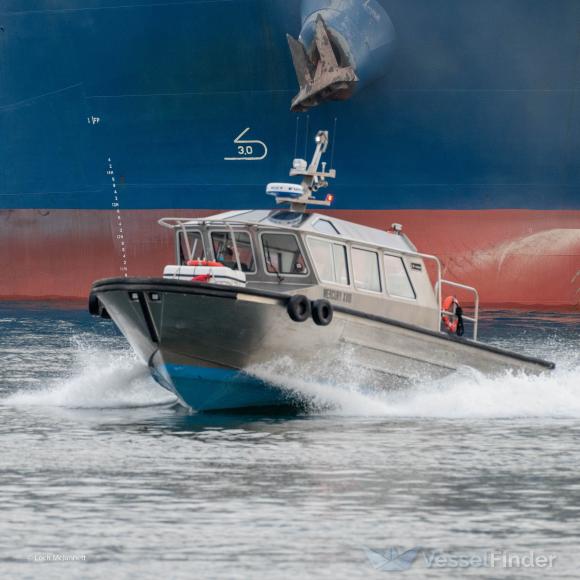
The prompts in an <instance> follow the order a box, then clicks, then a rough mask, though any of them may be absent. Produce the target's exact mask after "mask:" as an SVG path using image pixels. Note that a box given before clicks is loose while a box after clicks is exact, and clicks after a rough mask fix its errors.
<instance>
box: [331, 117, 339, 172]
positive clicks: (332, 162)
mask: <svg viewBox="0 0 580 580" xmlns="http://www.w3.org/2000/svg"><path fill="white" fill-rule="evenodd" d="M337 121H338V118H337V117H334V128H333V129H332V145H331V146H330V168H331V169H332V168H333V167H334V143H335V141H336V122H337Z"/></svg>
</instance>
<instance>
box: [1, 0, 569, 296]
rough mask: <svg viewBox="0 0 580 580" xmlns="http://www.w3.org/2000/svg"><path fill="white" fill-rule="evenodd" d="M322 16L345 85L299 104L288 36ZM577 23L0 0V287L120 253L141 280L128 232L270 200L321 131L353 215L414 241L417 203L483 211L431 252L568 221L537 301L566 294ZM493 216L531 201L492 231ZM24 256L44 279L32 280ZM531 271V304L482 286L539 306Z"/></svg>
mask: <svg viewBox="0 0 580 580" xmlns="http://www.w3.org/2000/svg"><path fill="white" fill-rule="evenodd" d="M319 13H320V14H323V15H324V17H325V18H326V22H327V24H328V25H329V27H330V28H332V29H333V30H336V31H338V32H337V33H336V34H337V35H339V36H340V37H341V38H342V39H343V40H344V42H347V44H348V48H349V50H351V52H352V55H351V57H352V60H353V62H354V63H355V64H356V65H357V66H356V67H355V68H356V71H357V74H358V76H359V83H358V85H357V88H356V90H355V91H354V93H353V94H352V95H351V96H349V98H347V99H346V100H344V101H336V102H323V103H321V104H319V105H318V106H315V107H313V108H311V109H310V110H309V111H308V112H306V113H298V114H297V113H293V112H291V111H290V106H291V103H292V100H293V98H294V97H295V95H296V94H297V92H298V84H297V79H296V72H295V67H294V65H293V61H292V58H291V54H290V51H289V48H288V43H287V40H286V34H287V33H289V34H291V35H293V36H294V37H298V36H299V35H302V36H301V37H300V38H301V39H302V40H303V41H304V42H305V43H307V42H308V41H312V34H313V32H312V19H313V17H314V16H315V15H316V14H319ZM579 21H580V4H579V3H578V2H577V1H576V0H560V1H559V2H557V3H554V2H550V1H548V0H533V1H530V0H509V1H508V0H493V1H491V2H483V1H474V2H469V3H466V2H464V1H463V0H441V1H440V2H432V1H429V0H380V1H376V0H368V1H366V0H365V1H364V2H363V1H362V0H361V1H360V2H356V1H355V0H232V1H229V2H222V1H213V0H169V1H163V2H159V1H158V0H129V1H127V0H82V1H81V0H26V1H23V0H0V51H1V58H0V129H1V132H2V139H0V219H2V230H3V234H1V235H0V243H1V247H2V249H1V250H0V265H1V266H2V267H3V268H7V269H8V270H9V271H12V272H16V275H14V276H12V277H11V279H10V280H6V281H5V282H2V283H1V284H0V296H14V297H26V296H29V297H31V296H49V295H50V296H52V295H54V296H79V295H80V294H82V293H84V292H86V290H87V289H88V285H89V283H90V280H92V279H93V278H95V277H96V276H106V275H112V274H116V273H118V272H119V270H120V267H125V268H126V267H127V263H129V267H132V268H133V272H132V273H147V272H146V270H147V268H148V267H149V266H150V265H151V264H152V263H154V264H155V267H157V265H158V264H159V263H160V262H161V259H160V258H159V251H158V250H155V251H153V253H149V254H148V253H147V252H149V251H151V245H150V241H151V240H148V239H146V238H145V236H146V235H147V236H150V232H151V227H150V226H148V225H146V224H149V222H150V221H152V220H153V219H154V217H155V216H156V213H155V210H157V209H161V208H162V209H163V210H164V212H171V211H179V210H189V211H190V213H191V212H201V211H203V210H216V209H232V208H245V207H265V206H267V205H268V203H269V202H268V201H267V200H266V198H265V196H264V195H263V191H264V185H265V183H266V182H268V181H272V180H280V179H283V178H284V176H285V175H287V170H288V165H289V160H290V159H291V157H292V155H295V156H299V157H302V156H304V157H307V156H308V154H309V152H308V148H309V147H311V142H312V136H313V134H314V132H315V131H316V130H318V129H320V128H326V129H329V130H330V131H331V133H332V135H333V136H334V139H335V142H334V146H333V152H332V163H333V165H334V166H335V167H336V169H337V173H338V180H337V182H336V185H334V184H333V189H332V192H333V193H334V194H335V199H336V202H335V206H334V207H335V209H336V210H339V211H344V212H347V215H354V214H353V212H355V211H359V210H362V212H363V213H361V214H357V216H356V217H357V219H358V220H359V221H363V222H365V223H375V222H377V221H380V220H382V219H383V217H385V219H386V216H389V217H390V214H387V213H384V214H380V213H377V212H392V211H396V210H412V211H416V212H418V213H417V215H416V216H415V218H411V219H412V220H413V219H414V220H415V221H416V222H417V223H422V224H423V226H421V227H417V229H416V231H415V230H414V231H412V232H411V233H413V234H414V235H419V236H421V235H423V234H424V235H425V239H427V234H429V238H432V236H433V235H435V236H436V235H437V234H438V231H437V227H438V226H437V224H438V223H439V220H440V218H439V216H437V215H434V214H431V213H425V212H431V211H437V210H458V211H466V212H476V213H478V212H480V213H481V219H479V218H475V221H478V220H479V221H480V223H482V224H484V223H488V225H489V227H488V228H487V229H483V230H482V231H481V232H480V234H479V240H477V241H476V240H472V239H470V238H469V237H468V238H465V237H462V238H461V239H458V236H459V235H463V234H460V233H459V231H460V229H461V227H460V225H459V226H458V227H457V229H456V230H455V229H454V231H457V232H458V233H457V235H454V236H450V237H452V238H453V239H452V240H449V242H448V244H447V245H445V244H441V246H440V249H441V251H442V252H443V254H444V258H445V259H447V258H448V257H450V256H457V255H458V253H461V252H466V251H467V252H471V254H470V256H471V257H469V259H468V260H467V261H470V262H473V259H472V258H473V256H472V254H473V253H474V252H478V251H480V250H481V251H488V250H489V247H491V246H493V248H492V250H489V252H492V253H493V252H496V253H497V255H498V256H499V255H503V254H502V252H504V250H505V248H503V246H502V244H509V243H512V244H513V243H516V244H520V246H521V243H522V242H521V240H522V239H523V238H524V237H525V235H526V234H527V235H536V234H542V232H546V231H552V232H557V231H560V230H562V229H564V230H567V231H568V233H569V236H568V237H569V239H568V241H567V243H566V244H565V248H564V250H561V249H560V250H558V251H557V252H556V254H557V255H558V256H562V255H565V256H566V259H565V260H564V261H563V262H562V263H561V264H559V265H558V266H557V267H556V268H555V269H556V271H557V272H558V276H560V277H561V278H565V277H566V278H567V283H566V285H563V283H562V285H561V286H560V287H559V289H558V290H557V292H556V294H554V297H553V298H550V300H551V301H552V302H553V303H562V304H568V305H569V304H577V303H578V294H577V292H576V290H577V287H578V284H577V283H576V282H573V283H572V282H570V280H572V278H573V277H574V274H575V272H576V269H577V268H576V266H577V264H578V256H579V255H580V236H579V235H578V232H580V193H579V186H580V163H578V159H580V100H579V99H578V90H579V88H578V81H579V73H578V67H577V62H578V54H580V45H579V41H578V22H579ZM365 27H368V34H367V28H365ZM310 152H311V151H310ZM117 210H119V211H121V212H124V214H123V215H125V216H126V217H125V222H124V223H123V222H122V223H121V225H120V226H119V224H118V222H117V221H115V215H116V214H117V213H118V212H117ZM143 210H149V212H150V213H146V212H144V213H140V214H139V216H137V215H136V214H135V213H131V212H142V211H143ZM495 210H510V211H513V210H533V211H535V212H538V214H537V215H536V216H534V217H533V218H532V219H530V218H529V216H528V214H525V215H524V214H518V215H517V216H515V217H514V221H513V223H516V222H517V224H518V225H517V227H514V229H508V230H506V231H505V232H504V234H505V235H503V237H502V236H499V235H496V234H495V233H494V232H495V231H496V230H497V229H498V228H499V226H498V223H499V222H498V221H497V220H496V216H495V214H493V215H491V214H486V213H485V212H488V211H495ZM104 212H107V213H104ZM348 212H350V213H348ZM365 212H366V213H365ZM553 212H556V213H553ZM109 214H110V215H109ZM510 215H511V214H510ZM544 218H545V221H542V220H544ZM458 219H460V220H463V219H464V218H463V217H458ZM466 219H467V218H466ZM527 224H531V225H530V227H529V228H528V227H527ZM388 225H389V224H388V223H385V224H384V226H385V227H386V226H388ZM83 228H84V229H85V232H83V231H82V230H83ZM131 228H133V229H131ZM127 229H129V230H130V233H131V237H130V238H125V236H126V234H127ZM86 230H88V234H87V231H86ZM120 230H121V231H120ZM83 234H85V237H84V238H83ZM554 235H556V234H554ZM118 236H121V237H120V238H119V237H118ZM544 237H545V236H544ZM79 239H80V240H81V241H80V242H79ZM83 239H86V241H85V242H82V240H83ZM119 239H121V240H125V239H126V243H127V247H128V248H129V249H128V252H127V254H124V252H125V249H124V248H125V244H124V243H123V244H121V243H120V242H119V241H118V240H119ZM551 239H552V238H551V237H550V235H548V236H547V238H546V239H544V238H541V240H540V242H537V243H539V244H540V246H541V247H540V253H543V254H546V252H550V251H551V247H552V246H551V245H550V244H551V242H549V241H547V240H551ZM420 241H421V240H420ZM526 243H527V242H526ZM530 243H531V244H532V245H533V244H534V243H536V242H534V241H533V240H532V242H530ZM74 244H76V245H77V247H80V245H79V244H81V245H82V244H86V246H84V247H83V249H82V251H80V250H79V253H78V255H77V254H74V255H73V253H72V250H69V249H67V248H68V247H69V246H70V245H74ZM520 246H517V247H518V248H519V247H520ZM7 247H10V250H8V249H7ZM526 247H527V246H526ZM167 248H168V244H165V245H164V246H163V251H164V252H165V254H164V255H167V256H168V257H169V256H170V253H169V252H168V251H167ZM422 249H424V250H430V248H429V247H422ZM522 251H523V250H522ZM525 251H527V250H525ZM489 252H488V253H489ZM63 253H64V254H67V256H66V258H63ZM524 253H525V252H524ZM102 254H107V258H106V259H105V258H103V256H102ZM39 255H41V256H42V257H43V260H44V262H45V263H46V264H47V269H46V272H45V271H42V272H41V273H40V276H41V279H42V281H43V284H45V285H46V288H44V289H42V290H41V289H39V288H38V284H34V285H31V284H30V282H29V280H28V277H27V269H28V268H29V267H30V265H31V261H34V260H37V259H38V256H39ZM462 255H463V254H462ZM87 257H89V258H90V260H91V263H92V264H94V265H96V267H97V269H98V272H93V273H92V274H91V275H90V276H88V275H87V276H84V274H83V269H84V267H85V263H84V259H86V258H87ZM499 259H500V258H497V259H496V260H495V262H494V264H493V266H492V269H494V268H495V269H497V264H498V260H499ZM119 264H121V266H120V265H119ZM526 264H527V263H526ZM450 267H453V264H451V266H450ZM538 267H539V266H538V264H535V265H534V264H532V265H526V266H525V268H524V270H525V272H526V273H525V275H526V276H528V277H529V276H533V277H537V278H538V281H537V283H534V284H532V286H534V288H535V289H536V290H535V294H534V296H533V297H532V296H523V297H520V295H519V294H517V292H516V293H514V292H511V293H510V292H509V291H508V290H509V287H511V286H510V285H509V284H506V292H507V294H505V295H503V294H501V293H499V294H498V295H497V296H499V298H498V299H497V300H496V294H493V293H492V294H489V297H490V300H492V301H495V302H498V301H499V302H502V301H503V302H510V301H514V302H517V303H525V302H526V301H527V303H531V302H532V303H533V302H534V301H537V297H538V296H540V297H541V296H542V293H545V289H543V288H542V285H541V282H540V280H539V279H540V277H542V276H544V275H545V273H543V272H542V273H541V274H540V273H539V270H538V269H537V268H538ZM520 270H521V268H520ZM71 272H72V275H71ZM125 272H126V270H125ZM460 275H461V269H460V268H459V269H458V276H460ZM521 275H523V274H521ZM483 277H484V279H485V278H488V276H487V275H486V276H483ZM52 278H55V279H58V280H61V282H60V283H57V282H55V281H54V280H53V279H52ZM77 279H81V280H82V282H81V283H79V284H78V285H77V284H76V283H75V280H77ZM496 285H497V284H496ZM550 296H551V295H550ZM560 297H561V300H560ZM484 298H485V292H484Z"/></svg>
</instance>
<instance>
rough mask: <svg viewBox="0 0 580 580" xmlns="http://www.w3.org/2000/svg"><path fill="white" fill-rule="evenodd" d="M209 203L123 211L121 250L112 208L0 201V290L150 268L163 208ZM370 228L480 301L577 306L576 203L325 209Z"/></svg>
mask: <svg viewBox="0 0 580 580" xmlns="http://www.w3.org/2000/svg"><path fill="white" fill-rule="evenodd" d="M212 213H217V212H216V211H206V210H204V211H196V210H187V211H186V210H128V211H123V213H122V217H123V229H124V242H125V258H124V259H123V257H122V252H121V242H120V241H119V240H118V239H117V232H118V226H117V222H116V215H115V214H114V213H113V212H111V211H98V210H2V211H0V225H1V227H0V268H1V271H2V273H3V275H2V277H1V278H0V298H2V299H16V300H32V299H56V298H67V299H84V298H86V296H87V294H88V291H89V288H90V285H91V283H92V282H93V281H94V280H96V279H99V278H106V277H111V276H118V275H119V274H120V272H121V268H122V267H123V266H124V264H123V260H126V262H127V264H126V267H127V271H128V274H129V275H131V276H135V275H142V276H158V275H159V274H160V273H161V272H162V269H163V266H164V265H166V264H168V263H171V262H173V261H174V259H175V258H174V250H173V238H172V234H171V233H170V232H169V231H168V230H166V229H163V228H161V227H159V225H157V220H158V219H159V218H161V217H166V216H169V215H171V216H176V217H180V216H188V217H192V216H202V215H210V214H212ZM331 213H333V215H336V216H337V217H341V218H343V219H347V220H350V221H354V222H358V223H362V224H365V225H369V226H372V227H376V228H388V227H389V226H390V224H391V223H393V222H398V223H401V224H403V225H404V232H405V233H406V234H407V235H408V236H409V237H410V238H411V240H412V241H413V243H414V244H415V245H416V246H417V248H418V250H419V251H421V252H425V253H430V254H435V255H437V256H439V257H440V258H441V260H442V263H443V267H444V272H443V274H444V277H445V278H447V279H449V280H454V281H457V282H461V283H465V284H469V285H472V286H475V287H476V288H478V290H479V292H480V297H481V304H482V306H484V307H522V308H541V309H546V308H558V309H559V308H564V309H578V308H580V211H570V210H566V211H532V210H490V211H483V210H476V211H453V210H443V211H442V210H393V211H362V210H361V211H353V210H349V211H333V212H331Z"/></svg>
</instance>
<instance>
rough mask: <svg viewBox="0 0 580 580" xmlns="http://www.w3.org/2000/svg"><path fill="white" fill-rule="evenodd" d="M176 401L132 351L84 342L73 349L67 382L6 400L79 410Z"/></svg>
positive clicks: (17, 394) (8, 401) (6, 400)
mask: <svg viewBox="0 0 580 580" xmlns="http://www.w3.org/2000/svg"><path fill="white" fill-rule="evenodd" d="M174 401H175V398H174V397H173V396H172V395H170V394H169V393H168V392H167V391H165V390H164V389H162V388H161V387H160V386H159V385H157V383H155V381H154V380H153V379H152V378H151V376H150V374H149V370H148V369H147V366H146V365H145V364H143V363H142V362H141V361H139V360H137V358H136V357H135V356H134V355H133V354H132V352H130V351H129V350H124V349H121V350H116V349H112V348H104V347H102V346H95V345H92V344H90V343H88V344H87V343H83V342H82V341H77V342H76V344H75V345H74V354H73V366H72V370H71V372H70V373H69V374H68V375H67V376H66V377H65V378H62V379H58V380H53V381H51V382H50V384H48V385H46V386H44V387H42V388H38V389H26V390H22V391H19V392H16V393H14V394H12V395H11V396H9V397H8V398H7V399H5V400H4V402H5V403H7V404H12V405H24V406H50V407H68V408H76V409H90V408H100V409H105V408H125V407H148V406H155V405H165V404H171V403H172V402H174Z"/></svg>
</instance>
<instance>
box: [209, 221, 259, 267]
mask: <svg viewBox="0 0 580 580" xmlns="http://www.w3.org/2000/svg"><path fill="white" fill-rule="evenodd" d="M223 233H226V234H238V233H243V234H247V236H248V237H249V238H250V247H251V249H252V257H253V258H254V269H253V270H240V271H241V272H243V273H244V274H246V275H247V274H250V275H251V274H257V273H258V260H257V258H256V248H255V247H254V240H253V239H252V234H251V233H250V232H249V231H248V230H246V229H243V228H232V229H231V230H230V229H229V228H226V229H223V228H221V229H213V228H208V230H207V235H208V238H209V242H210V247H211V255H212V258H213V261H215V262H217V261H218V260H217V259H216V257H215V250H214V247H213V237H212V236H213V234H223ZM206 255H207V254H206ZM240 264H241V260H240ZM235 271H236V272H237V271H238V270H235Z"/></svg>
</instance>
